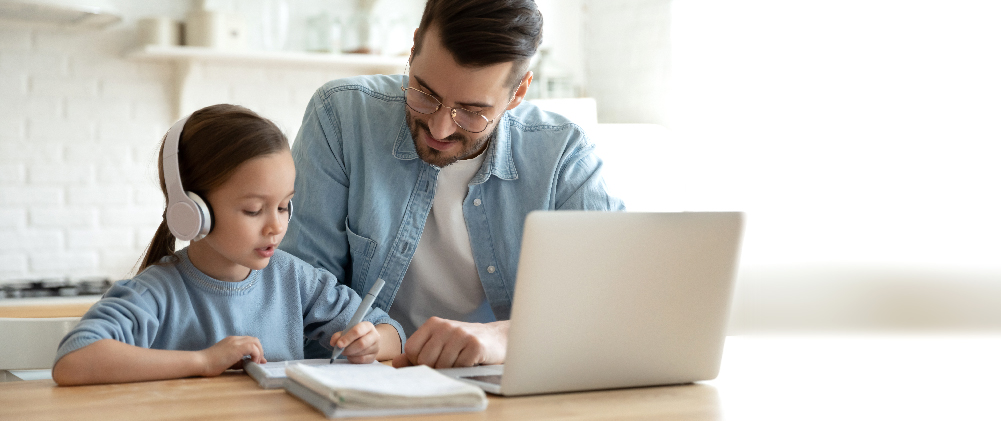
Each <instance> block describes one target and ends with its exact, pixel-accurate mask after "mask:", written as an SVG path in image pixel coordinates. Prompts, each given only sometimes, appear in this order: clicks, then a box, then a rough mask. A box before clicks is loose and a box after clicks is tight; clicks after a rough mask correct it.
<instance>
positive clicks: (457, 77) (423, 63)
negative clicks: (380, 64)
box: [406, 29, 527, 167]
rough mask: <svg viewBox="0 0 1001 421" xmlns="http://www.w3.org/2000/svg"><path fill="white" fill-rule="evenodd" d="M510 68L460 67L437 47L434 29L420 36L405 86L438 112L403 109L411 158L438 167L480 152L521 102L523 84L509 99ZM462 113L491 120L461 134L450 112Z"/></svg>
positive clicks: (436, 33)
mask: <svg viewBox="0 0 1001 421" xmlns="http://www.w3.org/2000/svg"><path fill="white" fill-rule="evenodd" d="M512 66H513V63H498V64H493V65H490V66H486V67H475V68H474V67H463V66H460V65H459V64H458V63H456V62H455V59H454V58H452V54H451V53H449V52H448V50H446V49H445V48H444V47H443V46H442V45H441V41H440V39H439V37H438V32H437V30H435V29H431V30H428V31H427V32H426V33H425V35H424V43H423V45H422V46H421V51H420V53H419V54H417V55H416V56H414V57H412V61H411V65H410V75H409V86H410V87H412V88H417V89H419V90H421V91H423V92H425V93H428V94H430V95H432V96H434V97H435V98H436V99H438V101H440V102H441V103H442V105H443V106H442V107H440V108H439V109H438V111H436V112H434V113H433V114H420V113H416V112H413V111H412V110H411V109H410V108H406V113H407V115H406V116H407V125H408V127H409V128H410V136H411V137H412V138H413V140H414V146H415V147H416V149H417V155H418V156H420V157H421V159H422V160H424V162H427V163H429V164H432V165H436V166H438V167H444V166H446V165H449V164H451V163H453V162H456V161H458V160H460V159H468V158H473V157H475V156H477V155H479V154H480V153H482V152H483V151H484V150H485V149H486V147H487V145H488V144H489V143H490V141H491V139H493V137H494V136H495V129H496V128H497V123H498V121H499V120H500V116H501V114H502V113H503V112H504V111H505V110H509V109H512V108H514V107H516V106H517V105H518V104H520V103H521V99H522V98H523V97H524V95H525V94H524V91H525V90H527V84H526V86H524V87H523V88H519V89H518V91H517V92H516V93H515V98H514V100H512V99H511V86H507V77H508V74H509V72H510V71H511V67H512ZM446 107H456V108H464V109H466V110H469V111H474V112H478V113H480V114H482V115H483V116H485V117H486V118H487V119H488V120H493V122H491V123H490V124H489V125H487V128H486V129H484V130H483V131H482V132H479V133H472V132H468V131H466V130H463V129H462V128H461V127H459V126H458V125H457V124H455V122H454V121H453V120H452V117H451V114H450V111H451V110H450V109H448V108H446Z"/></svg>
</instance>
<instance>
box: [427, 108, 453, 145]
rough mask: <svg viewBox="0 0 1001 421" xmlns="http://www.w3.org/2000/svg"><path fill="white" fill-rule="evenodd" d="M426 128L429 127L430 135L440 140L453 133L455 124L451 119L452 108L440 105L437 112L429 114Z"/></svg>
mask: <svg viewBox="0 0 1001 421" xmlns="http://www.w3.org/2000/svg"><path fill="white" fill-rule="evenodd" d="M428 128H429V129H431V136H433V137H434V138H435V139H438V140H441V139H444V138H446V137H449V136H451V135H452V133H455V130H456V129H457V126H456V124H455V121H453V120H452V109H450V108H447V107H444V106H443V107H441V108H440V109H439V110H438V112H436V113H434V114H431V118H430V119H428Z"/></svg>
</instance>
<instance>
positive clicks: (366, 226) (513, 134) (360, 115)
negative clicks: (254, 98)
mask: <svg viewBox="0 0 1001 421" xmlns="http://www.w3.org/2000/svg"><path fill="white" fill-rule="evenodd" d="M406 81H407V79H406V76H402V75H396V76H383V75H378V76H361V77H355V78H348V79H341V80H335V81H331V82H328V83H327V84H325V85H324V86H322V87H321V88H320V89H319V90H317V91H316V93H315V94H314V95H313V97H312V99H311V100H310V102H309V105H308V106H307V109H306V113H305V115H304V117H303V121H302V126H301V128H300V130H299V134H298V136H297V137H296V140H295V143H294V144H293V147H292V155H293V157H294V160H295V166H296V171H297V175H296V181H295V205H296V206H295V215H294V217H293V218H292V221H291V222H290V224H289V228H288V232H287V234H286V235H285V239H284V241H283V242H282V244H281V249H283V250H285V251H288V252H289V253H292V254H293V255H296V256H298V257H300V258H301V259H303V260H305V261H306V262H308V263H310V264H313V265H315V266H319V267H322V268H325V269H327V270H329V271H330V272H332V273H333V274H334V275H335V276H337V279H338V280H340V281H341V282H344V283H345V284H347V285H349V286H351V287H352V288H353V289H354V290H355V291H357V292H358V293H359V294H360V295H362V296H364V294H365V293H366V292H367V290H368V289H369V288H370V287H371V285H373V283H374V282H375V281H376V279H379V278H381V279H383V280H385V281H386V285H385V287H383V289H382V292H381V293H380V294H379V296H378V298H377V299H376V301H375V305H376V306H377V307H379V308H382V309H383V310H386V311H388V310H389V307H390V306H391V305H392V303H393V299H394V298H395V296H396V293H397V291H398V290H399V288H400V282H401V281H402V280H403V275H404V274H405V273H406V271H407V267H408V266H409V265H410V260H411V258H413V255H414V250H416V249H417V243H418V242H419V241H420V239H421V233H422V232H423V230H424V223H425V221H426V220H427V216H428V213H429V211H430V210H431V203H432V199H433V198H434V194H435V188H436V184H437V183H436V180H437V176H438V172H439V170H440V168H439V167H437V166H434V165H431V164H428V163H426V162H424V161H423V160H421V159H420V158H419V157H418V156H417V151H416V149H415V148H414V144H413V140H412V138H411V136H410V129H409V128H408V127H407V124H406V118H405V108H406V104H405V101H404V96H403V92H402V91H401V90H400V87H401V86H405V84H406ZM496 130H497V136H496V138H495V139H496V140H495V141H493V142H491V144H490V145H489V146H488V148H487V150H486V151H485V152H484V153H485V154H486V156H485V157H484V158H485V159H484V160H483V164H482V165H481V167H480V169H479V171H478V172H477V173H476V175H474V176H473V179H472V180H471V181H470V183H469V191H468V194H467V195H466V198H465V200H464V201H463V204H462V210H463V216H464V217H465V220H466V228H467V229H468V231H469V241H470V245H471V247H472V251H473V259H474V261H475V264H476V271H477V273H478V274H479V277H480V281H481V282H482V284H483V290H484V292H485V294H486V298H487V301H488V302H489V304H490V307H491V309H492V310H493V312H494V315H495V316H496V318H497V320H507V319H509V318H510V313H511V301H512V298H513V296H514V286H515V285H514V284H515V274H516V272H517V267H518V258H519V253H520V250H521V233H522V227H523V225H524V223H525V217H526V216H527V214H528V213H529V212H531V211H533V210H623V209H624V205H623V203H622V201H621V200H619V199H618V198H615V197H611V196H610V195H609V194H608V193H606V189H605V182H604V180H603V179H602V177H601V168H602V163H601V160H600V159H599V158H598V157H597V156H596V155H595V153H594V144H593V143H592V142H591V141H590V140H589V139H588V138H587V136H586V135H585V134H584V133H583V131H582V130H581V128H580V127H579V126H577V125H576V124H573V123H571V122H570V121H569V120H567V119H566V118H564V117H562V116H560V115H558V114H554V113H549V112H545V111H542V110H541V109H539V108H538V107H536V106H534V105H532V104H530V103H527V102H523V103H522V104H521V105H519V106H518V107H517V108H515V109H514V110H511V111H508V112H505V113H504V114H503V117H501V118H500V121H499V123H498V125H497V128H496Z"/></svg>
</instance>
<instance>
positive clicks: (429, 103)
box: [400, 86, 494, 133]
mask: <svg viewBox="0 0 1001 421" xmlns="http://www.w3.org/2000/svg"><path fill="white" fill-rule="evenodd" d="M400 89H403V92H404V93H405V94H406V97H407V107H410V109H411V110H414V112H418V113H421V114H434V113H435V112H436V111H438V109H439V108H441V107H445V108H448V109H449V110H450V112H449V115H450V116H452V121H454V122H455V125H456V126H459V128H461V129H462V130H465V131H467V132H470V133H479V132H482V131H484V130H486V129H487V126H489V125H490V123H493V122H494V120H491V119H488V118H487V117H486V116H484V115H483V114H480V113H478V112H476V111H469V110H467V109H465V108H460V107H447V106H445V105H443V104H442V103H441V101H439V100H438V98H435V97H433V96H431V94H428V93H427V92H424V91H421V90H420V89H417V88H410V87H407V88H404V87H402V86H401V87H400Z"/></svg>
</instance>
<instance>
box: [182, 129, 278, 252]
mask: <svg viewBox="0 0 1001 421" xmlns="http://www.w3.org/2000/svg"><path fill="white" fill-rule="evenodd" d="M189 117H191V116H190V115H188V116H187V117H184V118H182V119H180V120H177V122H176V123H174V125H173V126H170V130H168V131H167V138H166V140H164V142H163V181H164V184H165V185H166V186H167V210H166V212H165V215H166V219H167V228H168V229H170V233H171V234H174V238H177V239H178V240H181V241H198V240H201V239H202V238H205V236H206V235H208V234H209V232H211V231H212V208H211V207H209V205H208V202H206V201H205V200H203V199H202V198H201V197H200V196H198V194H197V193H195V192H190V191H184V188H183V187H182V186H181V171H180V169H179V168H178V166H179V164H178V158H177V149H178V145H179V144H180V142H181V133H182V132H183V131H184V124H185V123H187V122H188V118H189ZM288 219H289V220H290V221H291V220H292V201H291V200H289V202H288Z"/></svg>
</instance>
